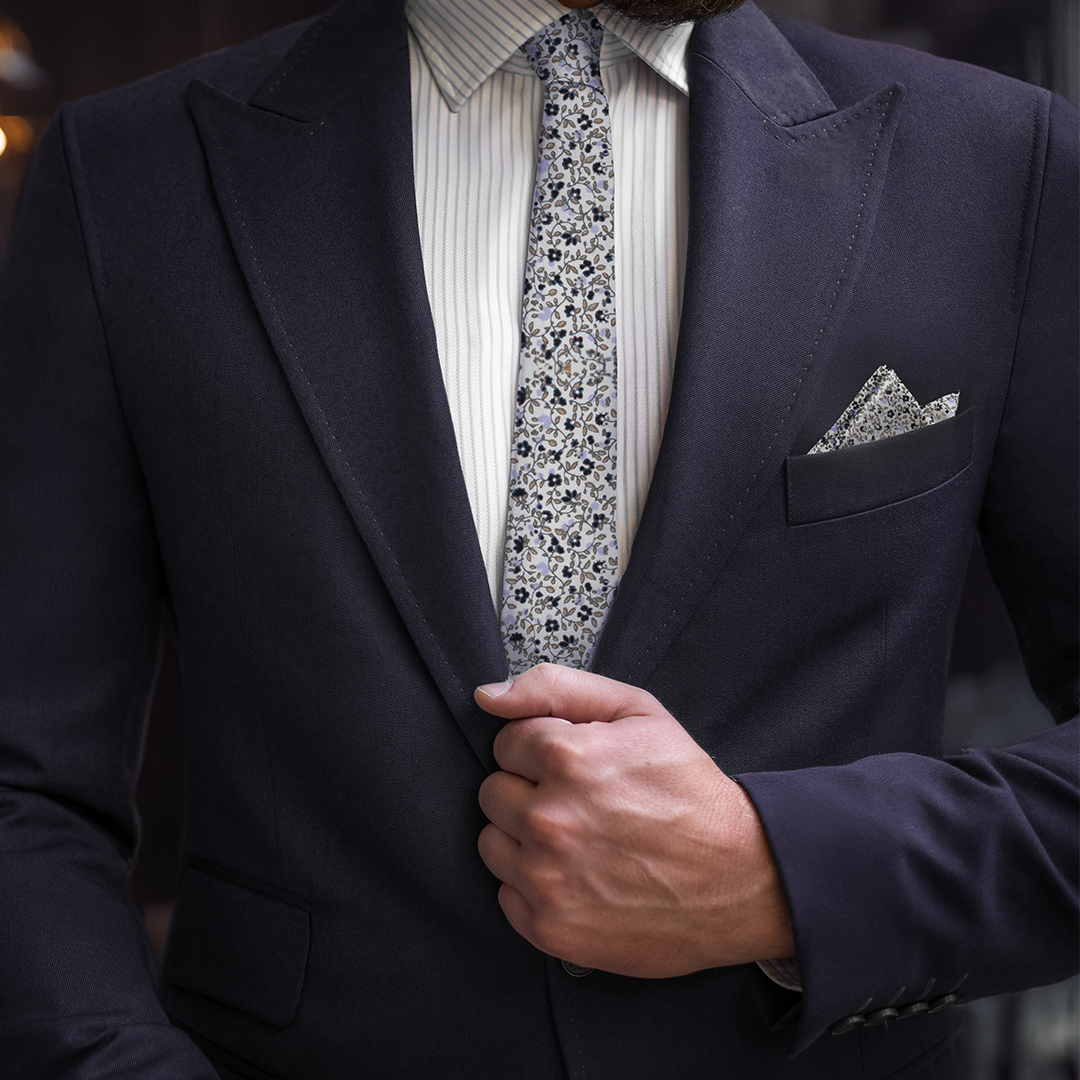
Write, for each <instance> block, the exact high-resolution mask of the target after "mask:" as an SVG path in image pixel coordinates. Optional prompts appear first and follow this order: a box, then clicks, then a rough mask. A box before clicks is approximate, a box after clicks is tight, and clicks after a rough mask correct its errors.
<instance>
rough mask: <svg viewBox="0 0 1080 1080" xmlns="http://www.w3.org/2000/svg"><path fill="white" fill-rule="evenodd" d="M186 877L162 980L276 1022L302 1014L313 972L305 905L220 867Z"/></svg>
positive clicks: (196, 868)
mask: <svg viewBox="0 0 1080 1080" xmlns="http://www.w3.org/2000/svg"><path fill="white" fill-rule="evenodd" d="M192 862H193V863H194V862H197V863H198V864H199V865H192V864H190V863H189V865H188V867H187V869H186V870H185V871H184V877H183V880H182V881H181V883H180V892H179V896H178V897H177V902H176V911H175V913H174V915H173V921H172V925H171V926H170V928H169V943H168V949H167V951H166V955H165V964H164V967H163V970H162V977H163V978H164V980H165V981H166V982H170V983H173V984H175V985H176V986H181V987H183V988H184V989H186V990H194V991H195V993H197V994H202V995H203V996H205V997H209V998H213V999H214V1000H215V1001H220V1002H222V1003H223V1004H225V1005H229V1006H231V1007H232V1008H234V1009H239V1010H240V1011H241V1012H245V1013H247V1014H248V1015H249V1016H253V1017H255V1018H256V1019H258V1020H264V1021H265V1022H266V1023H268V1024H274V1025H277V1026H278V1027H283V1026H284V1025H285V1024H288V1023H290V1022H291V1021H292V1019H293V1018H294V1017H295V1016H296V1010H297V1008H298V1007H299V1005H300V991H301V989H302V987H303V983H304V972H305V969H306V967H307V958H308V944H309V939H310V917H309V914H308V912H307V910H306V909H305V908H304V907H301V906H300V904H302V903H303V902H302V901H300V900H299V898H297V899H296V901H295V902H294V901H290V900H286V899H284V898H281V897H278V896H271V895H267V894H266V893H263V892H259V891H255V889H253V888H248V887H246V886H245V885H242V884H238V883H237V882H236V881H232V880H227V878H226V877H224V876H221V875H222V874H224V875H227V876H228V877H235V876H236V875H232V874H231V873H230V872H229V871H227V870H225V869H224V868H218V867H215V866H214V865H213V864H209V863H207V864H205V865H203V864H202V860H193V861H192Z"/></svg>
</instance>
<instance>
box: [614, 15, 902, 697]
mask: <svg viewBox="0 0 1080 1080" xmlns="http://www.w3.org/2000/svg"><path fill="white" fill-rule="evenodd" d="M691 50H692V55H691V67H690V78H691V84H690V85H691V93H690V129H689V130H690V135H689V138H690V214H689V220H690V230H689V241H688V250H687V265H686V286H685V291H684V303H683V315H682V322H681V326H680V334H679V347H678V355H677V361H676V366H675V376H674V384H673V387H672V397H671V405H670V409H669V413H668V418H667V424H666V427H665V432H664V439H663V444H662V446H661V450H660V456H659V459H658V462H657V466H656V471H655V473H654V476H653V481H652V486H651V489H650V493H649V498H648V502H647V505H646V508H645V512H644V515H643V517H642V521H641V524H640V527H639V530H638V534H637V537H636V540H635V546H634V552H633V557H632V558H631V560H630V564H629V566H628V568H627V572H626V574H625V576H624V578H623V581H622V584H621V585H620V589H619V594H618V596H617V598H616V601H615V603H614V605H613V607H612V611H611V615H610V617H609V620H608V625H607V626H606V628H605V630H604V635H603V638H602V639H601V642H600V644H599V646H598V649H597V654H596V661H595V664H594V667H595V669H596V670H598V671H602V672H603V673H604V674H606V675H610V676H612V677H614V678H619V679H623V680H626V681H629V682H634V683H637V684H639V685H640V684H644V683H645V682H646V681H647V680H648V678H649V675H650V674H651V673H652V671H653V670H654V669H655V667H656V665H657V664H658V663H659V662H660V660H661V659H662V657H663V655H664V653H665V652H666V651H667V650H668V649H669V648H670V646H671V644H672V642H673V641H674V640H675V638H676V637H677V635H678V634H679V632H680V631H681V630H682V628H683V627H684V626H685V625H686V623H687V621H688V620H689V619H690V617H691V615H692V614H693V612H694V610H695V608H696V607H697V605H698V603H699V602H700V601H701V599H702V597H703V596H704V595H705V593H706V592H707V591H708V589H709V587H710V586H711V585H712V583H713V582H714V580H715V579H716V577H717V575H718V574H719V573H720V572H721V570H722V569H723V566H724V563H725V561H726V560H727V557H728V555H729V554H730V553H731V551H732V549H733V548H734V546H735V544H736V543H737V541H738V539H739V537H740V536H741V534H742V532H743V531H744V529H745V528H746V526H747V524H748V523H749V521H750V518H751V516H752V515H753V513H754V511H755V509H756V508H757V506H758V504H759V503H760V501H761V499H762V497H763V495H764V493H765V490H766V489H767V486H768V485H769V484H771V483H772V482H774V480H775V479H776V477H777V475H778V472H779V470H780V469H781V468H782V466H783V460H784V457H785V456H786V455H787V454H788V453H790V452H791V445H792V440H793V438H794V437H795V435H796V434H797V432H798V428H799V423H798V415H799V410H800V408H801V406H802V402H803V400H804V399H805V398H807V397H809V396H811V395H812V392H813V388H814V386H815V385H816V383H817V381H818V380H819V379H820V378H821V376H822V371H823V368H824V367H825V365H826V363H827V360H828V357H829V353H830V349H831V347H832V343H833V341H834V339H835V335H836V330H837V327H838V325H839V324H840V322H841V321H842V319H843V317H844V312H845V310H846V307H847V304H848V301H849V298H850V295H851V291H852V288H853V286H854V283H855V280H856V278H857V277H858V274H859V269H860V266H861V263H862V259H863V254H864V252H865V251H866V247H867V244H868V243H869V240H870V235H871V232H872V230H873V223H874V216H875V211H876V208H877V203H878V199H879V197H880V194H881V190H882V186H883V183H884V178H885V172H886V166H887V162H888V157H889V147H890V143H891V139H892V133H893V130H894V128H895V123H896V116H897V107H898V104H899V98H900V93H901V92H900V89H899V88H892V89H886V90H883V91H881V92H880V93H877V94H873V95H872V96H871V97H869V98H867V99H866V100H864V101H862V102H860V103H859V104H857V105H854V106H851V107H850V108H847V109H844V110H843V111H839V112H838V111H836V107H835V106H834V105H833V103H832V102H831V101H830V100H829V96H828V94H827V93H826V92H825V90H824V88H823V87H822V86H821V85H820V83H819V82H818V80H817V79H816V78H815V76H814V75H813V73H812V72H810V70H809V69H808V68H807V67H806V66H805V64H804V63H803V62H802V60H801V59H800V58H799V57H798V56H797V55H796V54H795V52H794V50H793V49H792V48H791V46H790V45H789V44H788V42H787V40H786V39H785V38H784V37H783V36H782V35H781V34H780V33H779V31H778V30H777V29H776V28H775V27H774V26H773V24H772V23H771V22H770V21H769V20H768V19H767V18H766V17H765V16H764V15H763V14H762V13H761V12H760V11H758V10H757V9H756V8H754V7H753V6H752V5H751V6H748V7H746V8H743V9H740V10H739V11H738V12H737V13H736V14H735V15H733V16H731V17H729V18H724V19H718V20H715V21H713V22H709V23H706V24H704V25H702V26H700V27H698V28H697V30H696V31H695V34H694V37H693V39H692V43H691Z"/></svg>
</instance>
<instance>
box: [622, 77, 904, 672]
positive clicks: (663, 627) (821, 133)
mask: <svg viewBox="0 0 1080 1080" xmlns="http://www.w3.org/2000/svg"><path fill="white" fill-rule="evenodd" d="M704 59H706V61H707V62H708V63H712V61H711V60H708V58H704ZM714 66H716V65H714ZM720 70H723V69H720ZM725 74H726V73H725ZM901 91H902V87H899V86H893V87H890V88H888V89H887V90H885V91H883V92H882V94H881V95H879V96H878V97H877V98H876V99H875V100H874V102H873V103H872V104H870V105H867V106H866V108H864V109H862V110H860V111H858V112H855V113H852V114H850V115H848V116H846V117H844V118H843V119H842V120H834V121H831V122H827V123H823V124H820V125H817V121H810V122H808V123H807V124H806V125H804V126H807V127H809V126H810V124H811V123H812V124H815V125H817V126H815V127H814V128H812V129H811V130H809V131H805V132H799V133H795V132H793V131H791V130H790V129H785V128H782V127H780V126H779V125H777V124H775V123H774V122H773V121H771V120H770V119H767V118H766V119H763V121H762V122H763V124H764V128H765V131H766V132H767V133H769V134H771V135H772V136H773V138H775V139H777V140H780V141H781V142H783V143H784V145H785V146H788V147H796V146H798V145H799V143H800V142H804V141H806V140H809V139H817V138H819V137H821V138H827V137H828V135H829V132H830V131H831V130H841V129H842V128H843V127H844V125H846V124H849V123H851V122H853V121H856V120H861V119H863V118H864V117H867V116H870V115H871V114H872V113H876V115H877V118H878V126H877V131H876V132H875V134H874V140H873V143H872V145H871V148H870V153H869V157H868V160H867V164H866V177H865V181H864V183H863V187H862V192H861V194H860V198H859V204H858V209H857V210H856V213H855V223H854V225H853V226H852V229H851V234H850V236H849V237H848V242H847V245H846V251H845V252H844V257H843V261H842V263H841V266H840V271H839V274H838V276H837V279H836V284H835V286H834V287H833V290H832V294H831V296H830V297H829V300H828V303H827V304H826V307H825V314H824V317H823V318H822V320H821V324H820V327H819V328H818V331H817V333H816V334H815V335H814V337H813V340H812V344H811V347H810V351H809V353H808V354H807V357H806V360H805V362H804V364H803V366H802V369H801V370H800V371H799V374H798V377H797V378H796V380H795V385H794V388H793V389H792V391H791V395H790V397H789V399H788V401H787V403H786V406H785V408H784V410H783V413H782V415H781V417H780V422H779V424H778V426H777V428H776V430H775V431H774V432H773V435H772V437H771V438H770V439H769V443H768V446H767V448H766V449H765V451H764V452H763V454H762V456H761V458H760V460H759V461H758V463H757V465H756V466H755V469H754V472H753V474H752V475H751V476H750V478H749V480H747V481H746V484H745V488H744V490H743V492H742V494H741V495H740V496H739V498H738V500H737V501H736V503H735V505H734V506H733V507H732V509H731V510H730V512H729V513H728V516H727V521H726V522H725V523H724V524H723V525H721V527H720V531H719V533H718V534H717V535H716V536H714V537H713V539H712V542H711V544H710V547H709V549H708V551H706V552H705V553H704V556H703V558H702V559H701V560H700V561H699V563H698V567H697V570H696V572H695V573H694V575H693V577H692V578H691V579H690V580H689V582H688V584H687V585H686V587H685V588H684V590H683V591H682V593H681V594H680V595H679V597H678V599H677V600H676V602H675V603H674V605H673V606H672V607H671V608H670V610H669V612H668V614H667V615H666V616H665V617H664V618H663V621H662V622H661V623H660V625H659V627H658V629H657V630H656V631H655V632H654V633H653V634H652V635H651V637H650V639H649V641H648V644H647V645H646V646H645V648H644V649H643V650H642V651H641V652H640V653H639V655H638V657H637V661H636V663H635V672H636V675H635V681H636V682H637V683H638V685H644V680H645V679H647V678H648V676H649V675H650V674H651V672H652V670H653V669H654V668H655V666H656V663H658V662H659V660H658V658H657V659H655V660H653V662H652V663H651V664H650V665H649V666H648V667H646V664H647V662H648V661H649V659H650V657H651V656H653V655H654V652H655V647H656V646H657V645H658V644H660V642H661V641H662V640H664V639H666V637H667V632H668V628H669V627H670V625H671V623H672V621H673V620H674V619H675V618H676V617H677V616H678V615H679V613H680V612H685V611H686V610H687V603H688V602H689V601H690V598H691V596H692V595H693V594H694V593H695V592H696V591H697V590H698V589H699V588H700V587H701V586H702V585H703V584H705V585H707V584H708V583H709V582H710V581H711V580H712V579H713V578H714V576H715V574H717V573H719V572H720V570H721V569H722V565H723V564H722V563H721V564H720V565H718V566H715V567H714V566H713V559H714V557H715V556H716V555H717V552H718V551H720V550H721V547H722V542H723V541H724V540H725V539H726V537H727V535H728V529H729V527H731V526H733V525H734V523H735V519H736V514H737V513H738V512H739V511H740V510H741V508H742V506H743V504H744V502H745V501H746V500H747V499H748V497H749V496H750V494H751V492H752V491H753V490H754V486H755V484H756V482H757V480H758V477H759V475H760V472H761V469H762V468H764V467H765V465H766V463H767V461H768V459H769V457H770V455H771V454H772V451H773V449H774V448H775V447H776V445H777V442H778V441H779V439H780V436H781V434H782V432H783V430H784V427H785V425H786V424H787V421H788V418H789V417H790V415H791V413H792V411H793V410H794V408H795V405H796V402H797V401H798V398H799V393H800V391H801V389H802V387H803V383H804V382H805V380H806V377H807V375H808V374H809V372H810V369H811V368H812V367H813V365H814V362H815V360H816V359H817V358H818V353H819V350H820V347H821V344H822V342H823V340H824V338H825V335H826V332H827V331H828V329H829V326H830V322H831V320H832V317H833V314H834V311H835V309H836V305H837V300H838V299H839V297H840V293H841V290H842V288H843V286H844V283H845V279H846V277H847V275H848V269H849V267H850V265H851V260H852V255H853V253H854V251H855V248H856V246H857V243H858V239H859V236H860V233H861V232H862V227H863V215H864V212H865V210H866V208H867V200H868V199H869V196H870V189H871V184H872V181H873V178H874V171H875V167H876V165H877V161H878V146H879V144H880V143H881V139H882V136H883V134H884V133H885V129H886V125H887V123H888V120H889V116H890V111H891V107H892V105H893V99H894V97H896V96H897V95H898V93H899V92H901ZM730 553H731V548H730V546H728V547H727V551H726V554H727V555H730ZM725 561H726V560H725Z"/></svg>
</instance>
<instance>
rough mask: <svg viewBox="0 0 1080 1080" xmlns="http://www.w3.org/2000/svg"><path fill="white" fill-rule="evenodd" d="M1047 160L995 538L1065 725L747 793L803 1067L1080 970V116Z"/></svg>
mask: <svg viewBox="0 0 1080 1080" xmlns="http://www.w3.org/2000/svg"><path fill="white" fill-rule="evenodd" d="M1046 145H1047V150H1046V160H1045V167H1044V170H1043V172H1042V183H1041V185H1033V190H1032V192H1031V193H1030V199H1031V200H1034V213H1032V214H1031V215H1030V220H1031V221H1032V222H1033V227H1032V229H1031V230H1030V231H1031V233H1032V235H1031V238H1030V240H1029V242H1028V243H1027V245H1026V247H1027V250H1026V251H1024V252H1022V253H1021V258H1020V260H1019V265H1018V273H1019V274H1022V275H1023V274H1025V273H1026V293H1025V298H1024V305H1023V309H1022V315H1021V320H1020V329H1019V334H1018V338H1017V342H1016V351H1015V357H1014V363H1013V371H1012V376H1011V381H1010V384H1009V391H1008V399H1007V404H1006V408H1005V413H1004V416H1003V420H1002V423H1001V427H1000V430H999V433H998V439H997V446H996V451H995V455H994V459H993V466H992V469H991V474H990V477H989V481H988V485H987V488H986V492H985V498H984V503H983V513H982V517H981V521H980V527H981V533H982V539H983V544H984V547H985V550H986V554H987V557H988V560H989V563H990V566H991V569H992V571H993V573H994V576H995V579H996V581H997V583H998V586H999V588H1000V590H1001V593H1002V595H1003V597H1004V599H1005V601H1006V604H1007V606H1008V608H1009V611H1010V614H1011V616H1012V618H1013V621H1014V623H1015V626H1016V630H1017V635H1018V638H1019V642H1020V646H1021V650H1022V652H1023V655H1024V659H1025V663H1026V666H1027V669H1028V672H1029V675H1030V677H1031V679H1032V682H1033V685H1034V687H1035V689H1036V691H1037V692H1038V694H1039V695H1040V697H1041V698H1042V700H1043V702H1044V703H1045V704H1046V705H1047V706H1048V708H1049V709H1050V710H1051V712H1052V713H1053V715H1054V718H1055V719H1056V720H1057V721H1059V722H1061V723H1060V726H1058V727H1057V728H1056V729H1053V730H1050V731H1047V732H1044V733H1042V734H1040V735H1038V736H1036V737H1034V738H1031V739H1028V740H1026V741H1025V742H1022V743H1020V744H1017V745H1015V746H1011V747H1008V748H1005V749H1002V750H987V751H977V750H968V751H965V752H963V753H960V754H958V755H955V756H951V757H946V758H944V759H943V760H935V759H933V758H928V757H923V756H919V755H915V754H902V753H898V754H885V755H879V756H874V757H869V758H865V759H863V760H861V761H856V762H853V763H851V764H848V765H843V766H839V767H831V768H814V769H805V770H797V771H794V772H764V773H756V774H747V775H743V776H741V777H739V779H740V781H741V782H742V783H743V784H744V786H745V787H746V789H747V790H748V791H749V793H750V795H751V797H752V798H753V800H754V802H755V805H756V806H757V809H758V811H759V813H760V815H761V818H762V821H763V823H764V826H765V829H766V832H767V834H768V837H769V841H770V844H771V845H772V848H773V851H774V854H775V856H776V859H777V863H778V866H779V868H780V872H781V876H782V878H783V881H784V885H785V888H786V891H787V895H788V898H789V902H790V907H791V912H792V916H793V920H794V926H795V938H796V945H797V949H798V959H799V963H800V967H801V972H802V978H803V987H804V1000H803V1006H802V1015H801V1019H800V1021H799V1027H798V1031H797V1034H796V1038H795V1044H794V1047H793V1049H794V1050H795V1051H796V1052H797V1051H799V1050H801V1049H803V1048H805V1047H806V1046H807V1045H809V1044H810V1043H811V1042H812V1041H813V1040H814V1039H816V1038H817V1037H819V1036H820V1035H822V1033H823V1032H825V1031H826V1029H828V1028H830V1027H832V1026H833V1025H835V1024H837V1022H838V1021H841V1020H842V1019H843V1018H845V1017H848V1016H850V1015H852V1014H860V1015H867V1014H869V1013H872V1012H873V1011H875V1010H877V1009H881V1008H884V1007H886V1006H890V1005H895V1006H897V1007H902V1006H904V1005H906V1004H910V1003H913V1002H916V1001H919V1000H930V1001H940V1000H941V998H942V997H943V996H944V995H946V994H947V993H948V992H949V991H950V990H953V989H954V988H956V987H957V986H959V991H958V992H959V994H960V996H961V997H963V998H976V997H981V996H983V995H988V994H997V993H1003V992H1006V991H1013V990H1018V989H1022V988H1025V987H1028V986H1032V985H1037V984H1041V983H1046V982H1051V981H1054V980H1056V979H1061V978H1065V977H1067V976H1069V975H1070V974H1072V973H1073V972H1075V970H1076V955H1077V947H1078V941H1077V874H1078V868H1077V803H1078V798H1077V771H1078V761H1077V756H1078V755H1077V723H1078V721H1077V720H1076V719H1072V720H1069V719H1067V718H1068V717H1070V716H1073V715H1074V714H1075V713H1076V711H1077V566H1078V551H1077V529H1076V523H1077V517H1078V513H1077V456H1078V455H1077V430H1076V415H1077V371H1076V358H1077V318H1076V297H1077V266H1078V254H1077V208H1076V193H1077V169H1076V163H1077V152H1076V113H1075V110H1074V109H1073V108H1072V107H1071V106H1069V105H1068V104H1067V103H1065V102H1064V101H1062V100H1060V99H1055V101H1054V104H1053V105H1052V107H1051V111H1050V121H1049V138H1048V140H1047V144H1046ZM988 227H990V225H989V224H988ZM825 1037H826V1038H828V1037H829V1036H828V1035H826V1036H825Z"/></svg>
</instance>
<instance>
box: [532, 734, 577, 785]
mask: <svg viewBox="0 0 1080 1080" xmlns="http://www.w3.org/2000/svg"><path fill="white" fill-rule="evenodd" d="M570 730H571V731H575V730H576V729H570ZM578 743H579V739H578V738H573V739H570V738H567V737H566V734H565V733H564V731H563V730H562V729H560V730H559V731H557V732H550V733H548V734H547V736H546V737H545V738H543V739H542V740H539V741H538V744H537V747H536V753H537V757H538V759H539V762H540V767H541V768H542V769H543V770H544V772H545V773H547V774H554V775H558V776H563V777H567V778H568V779H574V778H579V777H580V775H581V769H582V766H583V764H584V750H583V748H582V747H581V746H579V745H578Z"/></svg>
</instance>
